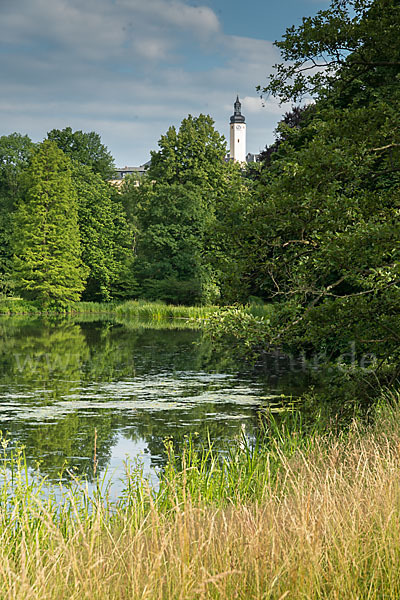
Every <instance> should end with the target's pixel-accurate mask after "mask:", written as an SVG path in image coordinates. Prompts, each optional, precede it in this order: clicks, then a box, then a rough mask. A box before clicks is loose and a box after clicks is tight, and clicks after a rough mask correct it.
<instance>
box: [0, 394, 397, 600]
mask: <svg viewBox="0 0 400 600" xmlns="http://www.w3.org/2000/svg"><path fill="white" fill-rule="evenodd" d="M388 400H390V401H391V402H392V404H391V405H390V404H389V403H388ZM399 406H400V403H399V397H398V395H396V394H393V395H392V397H391V398H389V399H388V398H386V401H385V402H382V403H381V404H380V405H378V407H377V410H376V411H375V414H374V418H375V419H376V423H375V424H373V425H370V426H368V427H365V426H363V425H361V424H360V423H359V422H358V421H353V422H352V423H350V426H349V427H348V428H347V430H345V431H344V432H342V433H340V434H339V435H332V434H329V433H323V432H322V431H320V430H319V428H318V427H314V426H313V427H311V429H310V428H309V427H306V425H305V424H304V423H303V422H301V420H299V419H298V417H296V416H295V415H293V418H292V417H291V416H290V415H289V416H288V418H287V419H286V421H285V420H284V421H283V422H277V421H275V420H273V419H272V418H271V419H269V421H268V428H267V434H268V435H267V438H266V439H265V440H264V442H263V443H261V441H260V442H259V445H257V444H255V445H251V444H249V443H247V444H246V443H245V442H244V439H239V440H237V444H236V446H235V447H234V448H233V449H231V453H230V454H227V455H226V456H225V457H224V458H219V457H218V456H216V455H215V453H214V452H213V449H212V444H211V442H210V443H209V444H208V446H206V447H205V448H203V449H201V448H200V449H198V448H197V449H196V444H195V441H194V440H192V439H190V438H188V439H187V443H186V446H185V448H184V451H182V452H181V453H180V455H179V456H175V453H174V448H173V446H172V444H171V443H170V442H168V443H167V444H166V447H167V452H168V456H169V462H168V464H167V467H166V469H165V473H164V475H163V476H162V479H161V482H160V487H159V489H158V490H154V489H152V488H151V486H150V485H149V483H148V482H147V481H146V479H145V478H144V477H143V473H142V470H141V468H140V465H135V464H134V465H131V466H127V474H126V489H125V492H124V494H122V496H121V498H120V499H119V500H118V502H116V503H114V504H113V503H111V502H110V501H109V499H108V494H107V488H102V487H101V482H99V484H98V488H97V489H96V491H95V493H94V494H93V495H90V494H89V492H88V489H87V488H86V487H85V485H84V484H83V483H81V482H79V481H76V480H75V481H74V482H73V483H72V484H71V486H70V488H69V489H66V488H60V489H58V491H57V490H56V491H57V494H56V491H53V492H51V491H50V492H49V491H47V492H46V494H45V493H44V491H43V490H44V488H43V486H44V485H45V483H46V482H43V480H41V479H40V476H36V477H33V476H32V475H31V476H28V472H27V469H26V465H25V464H24V461H23V454H22V453H21V452H19V453H18V452H17V453H16V454H15V455H14V457H13V459H12V460H13V461H14V462H13V463H12V464H10V459H7V460H8V463H7V464H6V462H4V464H3V473H2V477H3V480H4V483H3V487H2V491H1V504H0V535H1V544H0V597H1V598H13V599H14V598H15V599H19V598H21V599H22V598H24V599H25V598H30V599H31V598H33V599H38V600H39V599H40V600H47V599H57V600H62V599H64V598H65V599H67V598H68V599H70V598H72V599H81V598H91V599H92V598H94V599H98V600H100V599H104V598H110V599H125V598H126V599H129V600H131V599H133V600H136V599H139V598H140V599H145V600H159V599H166V600H167V599H172V598H182V599H184V598H186V599H196V600H203V599H204V600H209V599H218V600H219V599H221V600H222V599H224V600H225V599H226V600H228V599H229V600H231V599H233V598H238V599H243V600H251V599H257V600H258V599H259V600H261V599H274V600H275V599H276V600H282V599H284V598H299V599H300V598H307V599H312V600H314V599H315V600H316V599H321V598H326V599H332V600H333V599H347V598H349V599H350V598H363V599H364V598H368V599H371V600H375V599H376V600H377V599H380V600H382V599H391V598H393V599H397V598H399V597H400V568H399V567H400V535H399V533H400V531H399V530H400V525H399V523H400V479H399V477H398V473H399V468H400V426H399V422H400V420H399V417H400V408H399ZM296 419H297V421H296ZM4 460H6V459H5V457H4Z"/></svg>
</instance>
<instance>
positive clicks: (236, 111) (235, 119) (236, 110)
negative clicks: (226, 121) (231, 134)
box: [231, 96, 245, 123]
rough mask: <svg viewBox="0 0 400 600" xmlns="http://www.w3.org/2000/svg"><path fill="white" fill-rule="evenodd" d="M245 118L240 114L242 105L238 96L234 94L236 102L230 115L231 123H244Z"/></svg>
mask: <svg viewBox="0 0 400 600" xmlns="http://www.w3.org/2000/svg"><path fill="white" fill-rule="evenodd" d="M244 122H245V118H244V116H243V115H242V105H241V103H240V100H239V96H236V102H235V104H234V105H233V115H232V116H231V123H244Z"/></svg>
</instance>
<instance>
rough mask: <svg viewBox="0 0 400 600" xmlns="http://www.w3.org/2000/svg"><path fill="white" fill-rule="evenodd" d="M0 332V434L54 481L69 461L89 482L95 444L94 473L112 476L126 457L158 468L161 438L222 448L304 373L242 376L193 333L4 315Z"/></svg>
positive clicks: (293, 389) (297, 388) (280, 369)
mask: <svg viewBox="0 0 400 600" xmlns="http://www.w3.org/2000/svg"><path fill="white" fill-rule="evenodd" d="M0 336H1V347H0V429H1V430H2V431H3V432H4V433H5V432H7V437H8V438H9V439H10V442H11V444H16V443H20V444H23V445H24V446H25V449H26V450H25V452H26V456H27V460H28V463H29V465H30V466H33V465H34V464H39V465H40V466H39V468H40V471H41V472H42V473H43V474H46V475H48V476H49V477H50V478H51V479H55V478H57V474H58V473H59V472H60V470H62V469H63V467H65V466H66V465H67V466H68V468H69V469H72V468H74V469H75V472H77V473H78V474H80V475H83V476H86V477H88V478H89V479H90V478H91V477H92V476H93V467H94V448H95V445H96V459H97V469H98V471H99V472H100V473H101V472H104V470H105V469H108V472H109V473H110V474H111V476H112V477H115V478H117V477H120V476H121V474H122V472H123V465H124V461H125V459H126V457H128V456H129V457H131V458H134V457H136V456H138V455H140V456H141V460H142V461H143V462H144V465H145V470H146V471H147V472H150V471H152V470H157V469H160V468H161V467H162V465H163V464H164V462H165V451H164V440H165V439H166V438H173V440H174V442H175V444H176V445H177V446H178V447H179V444H180V443H181V442H182V440H183V438H184V436H185V435H189V434H193V435H195V436H196V438H197V439H199V440H202V441H206V440H207V438H208V436H209V437H210V439H212V441H213V442H214V443H215V444H216V446H217V447H221V448H222V447H224V448H226V447H228V446H229V444H230V443H232V441H233V440H234V438H235V437H237V436H239V435H240V431H241V429H242V426H243V425H245V427H246V431H247V432H248V434H249V435H250V436H252V435H254V433H255V431H256V430H257V427H258V426H259V416H258V415H259V411H260V409H263V408H264V407H266V406H275V407H276V406H279V407H282V405H283V406H284V405H285V403H287V402H288V399H287V397H288V396H291V395H294V397H296V396H297V395H298V394H299V393H300V392H301V391H302V389H304V377H303V375H304V374H301V373H300V374H299V373H297V374H296V373H294V374H293V373H291V372H289V371H288V370H287V368H285V366H283V365H281V363H280V361H279V357H278V358H277V359H276V360H275V361H274V362H273V363H271V365H270V367H269V368H266V369H264V370H262V371H254V370H249V371H245V370H243V367H241V368H239V367H238V366H237V365H233V364H228V363H227V361H226V359H221V358H219V359H217V358H215V357H213V356H212V354H211V353H210V349H209V348H208V347H207V345H206V344H204V343H202V342H201V333H200V332H198V331H193V330H174V329H166V330H160V329H149V328H143V327H137V326H135V327H134V326H127V324H122V323H118V322H117V321H116V320H115V319H113V318H98V317H92V318H87V319H83V318H80V319H75V320H67V321H62V322H60V321H49V320H32V319H25V318H16V317H14V318H10V317H2V318H0ZM282 395H284V396H285V397H286V399H284V400H282ZM95 438H96V442H95Z"/></svg>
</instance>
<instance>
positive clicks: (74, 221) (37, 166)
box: [12, 140, 87, 308]
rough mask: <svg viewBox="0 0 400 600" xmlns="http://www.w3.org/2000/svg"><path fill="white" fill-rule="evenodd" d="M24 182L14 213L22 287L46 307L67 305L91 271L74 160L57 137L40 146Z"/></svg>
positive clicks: (17, 269) (77, 295)
mask: <svg viewBox="0 0 400 600" xmlns="http://www.w3.org/2000/svg"><path fill="white" fill-rule="evenodd" d="M24 185H25V193H24V195H23V197H22V198H20V199H19V201H18V205H17V210H16V212H15V215H14V219H13V221H14V235H13V250H14V261H13V271H12V273H13V277H14V280H15V286H16V289H17V290H18V291H19V292H20V294H21V295H22V297H23V298H26V299H28V300H34V301H36V302H38V304H40V306H42V307H43V308H49V307H52V306H54V307H66V306H68V305H70V304H71V303H73V302H74V301H76V300H78V299H79V298H80V295H81V293H82V291H83V289H84V280H85V277H86V274H87V271H86V268H85V267H84V266H83V264H82V261H81V248H80V240H79V226H78V210H77V197H76V192H75V189H74V185H73V182H72V176H71V165H70V161H69V160H68V158H67V157H66V156H65V155H64V153H63V152H62V151H61V150H59V149H58V148H57V146H56V144H55V143H53V142H50V141H49V140H46V141H44V142H42V143H41V144H39V145H38V146H37V148H36V149H35V151H34V153H33V155H32V158H31V160H30V165H29V168H28V170H27V171H26V174H25V177H24Z"/></svg>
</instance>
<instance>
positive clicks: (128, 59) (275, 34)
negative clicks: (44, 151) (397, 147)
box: [0, 0, 329, 167]
mask: <svg viewBox="0 0 400 600" xmlns="http://www.w3.org/2000/svg"><path fill="white" fill-rule="evenodd" d="M328 6H329V1H328V0H280V1H277V0H253V1H252V2H249V3H247V4H246V3H245V2H239V0H198V2H197V1H194V0H84V1H82V0H0V82H1V83H0V85H1V88H0V89H1V94H0V135H8V134H10V133H12V132H14V131H16V132H19V133H22V134H27V135H29V136H30V137H31V138H32V139H33V141H35V142H37V141H40V140H42V139H44V138H45V137H46V134H47V132H48V131H50V130H51V129H54V128H57V129H63V128H64V127H72V129H73V130H82V131H96V132H97V133H99V134H100V136H101V139H102V142H103V143H104V144H105V145H106V146H107V147H108V149H109V151H110V152H111V154H112V155H113V156H114V158H115V162H116V165H117V166H119V167H123V166H126V165H127V166H138V165H141V164H143V163H145V162H146V161H147V160H148V159H149V156H150V150H156V149H157V142H158V140H159V138H160V136H161V135H162V134H164V133H165V132H166V131H167V130H168V128H169V127H170V126H171V125H174V126H176V127H179V124H180V122H181V121H182V119H183V118H185V117H186V116H187V115H188V114H192V115H199V114H200V113H204V114H210V115H211V116H212V118H213V119H214V121H215V126H216V128H217V130H218V131H219V132H220V133H221V134H223V135H224V136H225V137H226V139H229V117H230V115H231V114H232V113H233V102H234V100H235V98H236V94H239V97H240V99H241V101H242V113H243V114H244V115H245V117H246V123H247V151H248V152H253V153H256V152H259V151H260V150H262V149H263V148H264V147H265V145H266V144H270V143H271V142H272V141H273V138H274V136H273V132H274V129H275V127H276V124H277V123H278V121H279V120H280V118H281V116H282V114H284V113H285V112H286V111H287V110H289V109H290V106H289V105H282V106H279V104H278V103H277V101H275V99H273V98H268V99H267V100H264V101H262V100H261V99H260V97H259V95H258V94H257V92H256V86H257V85H261V86H263V85H265V84H266V82H267V79H268V75H269V74H270V73H271V72H272V70H273V69H272V66H273V65H274V64H275V63H277V62H279V61H280V56H279V51H278V49H277V48H276V47H275V46H274V45H273V41H274V40H277V39H281V37H282V35H283V34H284V32H285V29H286V27H289V26H291V25H298V24H299V23H300V22H301V19H302V17H303V16H311V15H314V14H315V13H316V12H317V11H318V10H321V9H323V8H327V7H328Z"/></svg>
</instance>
